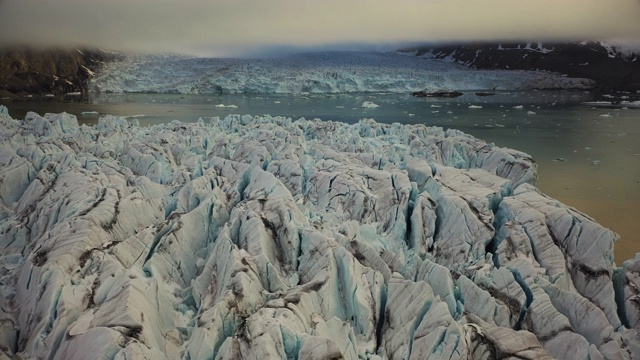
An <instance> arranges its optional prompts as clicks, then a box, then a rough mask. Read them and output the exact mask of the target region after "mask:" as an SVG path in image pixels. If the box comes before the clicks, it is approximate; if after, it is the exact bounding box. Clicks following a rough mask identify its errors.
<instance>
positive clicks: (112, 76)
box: [92, 52, 593, 94]
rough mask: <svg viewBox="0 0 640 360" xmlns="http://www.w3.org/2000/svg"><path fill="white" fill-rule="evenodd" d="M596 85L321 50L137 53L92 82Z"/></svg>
mask: <svg viewBox="0 0 640 360" xmlns="http://www.w3.org/2000/svg"><path fill="white" fill-rule="evenodd" d="M592 86H593V82H592V81H590V80H586V79H573V78H568V77H565V76H561V75H559V74H550V73H548V72H523V71H472V70H470V69H469V68H467V67H465V66H460V65H458V64H446V63H442V62H438V61H433V60H430V59H425V58H418V57H411V56H405V55H401V54H397V53H372V52H317V53H306V54H298V55H289V56H285V57H280V58H270V59H202V58H179V57H163V58H159V57H156V56H131V57H128V58H126V59H125V60H123V61H117V62H112V63H110V64H107V65H106V66H105V67H104V68H103V69H102V71H101V72H100V73H99V74H98V75H97V76H96V77H95V78H94V79H93V81H92V87H93V89H94V90H96V91H100V92H160V93H181V94H222V93H269V94H273V93H277V94H286V93H305V92H309V93H345V92H398V93H409V92H414V91H420V90H440V89H454V90H487V89H497V90H515V89H549V88H554V89H557V88H573V89H585V88H590V87H592Z"/></svg>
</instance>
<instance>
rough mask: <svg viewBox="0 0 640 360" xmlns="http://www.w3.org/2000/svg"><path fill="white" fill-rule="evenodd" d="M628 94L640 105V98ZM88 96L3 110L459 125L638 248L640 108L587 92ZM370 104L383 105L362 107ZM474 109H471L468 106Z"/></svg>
mask: <svg viewBox="0 0 640 360" xmlns="http://www.w3.org/2000/svg"><path fill="white" fill-rule="evenodd" d="M623 96H626V97H630V98H629V99H628V100H631V101H633V100H637V99H638V95H635V94H633V95H631V94H625V95H623ZM85 100H86V102H84V103H83V102H73V103H61V102H58V101H43V100H42V99H39V100H31V101H14V102H11V103H4V105H7V106H8V108H9V112H10V114H11V116H12V117H14V118H23V117H24V115H25V114H26V112H27V111H36V112H39V113H46V112H62V111H67V112H69V113H72V114H75V115H76V116H78V120H79V121H80V122H81V123H85V124H94V123H96V122H97V121H98V119H99V117H100V116H102V115H104V114H113V115H119V116H136V115H145V116H144V117H138V120H139V121H140V124H141V125H142V126H146V125H153V124H158V123H163V122H168V121H171V120H174V119H180V120H182V121H187V122H193V121H197V120H198V118H203V119H205V120H206V119H208V118H211V117H213V116H220V117H224V116H226V115H228V114H232V113H240V114H253V115H261V114H271V115H285V116H289V117H292V118H297V117H305V118H321V119H323V120H339V121H345V122H356V121H358V120H359V119H361V118H365V117H366V118H374V119H376V120H377V121H380V122H400V123H404V124H417V123H423V124H426V125H429V126H441V127H444V128H456V129H460V130H462V131H465V132H467V133H469V134H472V135H474V136H476V137H478V138H481V139H484V140H486V141H488V142H494V143H496V145H498V146H505V147H512V148H515V149H518V150H522V151H524V152H527V153H529V154H531V155H532V156H533V157H534V159H535V160H536V161H537V162H538V164H539V182H538V186H539V188H540V189H541V190H542V191H543V192H545V193H546V194H548V195H549V196H551V197H554V198H556V199H558V200H560V201H562V202H564V203H566V204H568V205H570V206H574V207H576V208H577V209H579V210H581V211H583V212H585V213H587V214H589V215H590V216H591V217H594V218H595V219H596V220H598V221H599V222H600V223H601V224H603V225H605V226H607V227H609V228H611V229H613V230H614V231H616V232H617V233H619V234H620V235H621V237H622V239H621V241H620V242H618V243H617V245H616V259H617V262H618V264H620V263H621V262H622V261H623V260H625V259H628V258H631V257H633V255H634V254H635V252H638V251H640V221H639V220H640V218H639V217H640V141H639V140H638V139H640V126H639V125H640V109H620V108H618V109H611V108H608V109H604V108H593V107H590V106H587V105H585V104H583V102H587V101H596V100H599V99H598V98H597V97H596V96H595V95H593V94H590V93H586V92H569V91H539V92H535V91H533V92H498V93H496V95H495V96H478V95H475V94H474V93H473V92H470V93H465V94H464V95H463V96H461V97H459V98H455V99H419V98H415V97H412V96H409V95H405V94H337V95H221V96H211V95H164V94H102V95H94V96H91V97H90V98H87V99H85ZM364 101H371V102H374V103H376V104H378V105H380V107H379V108H376V109H365V108H362V106H361V105H362V102H364ZM1 102H2V101H1V100H0V103H1ZM222 105H224V107H222ZM229 105H232V106H231V107H229ZM471 105H474V108H469V106H471ZM479 106H481V108H478V107H479ZM83 112H85V114H82V113H83ZM87 112H97V114H95V113H92V114H87Z"/></svg>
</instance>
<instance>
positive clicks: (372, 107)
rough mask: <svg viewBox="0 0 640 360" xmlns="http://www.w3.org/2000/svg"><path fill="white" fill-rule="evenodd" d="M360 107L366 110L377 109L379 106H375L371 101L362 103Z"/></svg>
mask: <svg viewBox="0 0 640 360" xmlns="http://www.w3.org/2000/svg"><path fill="white" fill-rule="evenodd" d="M362 107H363V108H366V109H376V108H379V107H380V105H378V104H375V103H373V102H371V101H365V102H363V103H362Z"/></svg>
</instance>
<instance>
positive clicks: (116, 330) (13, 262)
mask: <svg viewBox="0 0 640 360" xmlns="http://www.w3.org/2000/svg"><path fill="white" fill-rule="evenodd" d="M0 128H1V129H2V131H1V132H0V249H1V250H0V279H1V283H0V284H2V286H0V290H1V291H0V359H10V358H15V357H18V356H21V357H22V358H34V359H35V358H47V359H105V358H109V359H241V358H242V359H298V358H299V359H498V358H500V359H503V358H504V359H551V358H559V359H585V360H586V359H637V358H638V357H639V356H640V338H639V333H638V330H639V329H640V311H639V310H638V308H639V306H638V304H639V303H640V292H639V290H638V289H639V288H640V255H639V256H638V257H636V259H634V260H629V261H627V262H625V263H624V264H623V266H622V267H616V266H615V264H614V262H613V244H614V241H615V240H616V239H617V235H616V234H614V233H613V232H611V231H610V230H608V229H606V228H603V227H602V226H600V225H599V224H598V223H596V222H595V221H594V220H593V219H591V218H590V217H588V216H587V215H585V214H582V213H580V212H578V211H576V210H575V209H573V208H570V207H567V206H565V205H563V204H561V203H560V202H558V201H556V200H554V199H552V198H549V197H547V196H545V195H544V194H542V193H540V192H539V191H538V190H537V189H536V187H535V181H536V165H535V162H533V160H532V159H531V158H530V157H529V156H528V155H527V154H524V153H522V152H519V151H516V150H511V149H504V148H499V147H496V146H494V145H493V144H487V143H485V142H483V141H481V140H478V139H476V138H474V137H472V136H469V135H467V134H464V133H462V132H460V131H456V130H447V131H444V130H443V129H441V128H433V127H426V126H424V125H400V124H397V123H395V124H380V123H377V122H375V121H373V120H371V119H365V120H361V121H360V122H358V123H356V124H353V125H347V124H344V123H338V122H323V121H320V120H317V119H316V120H305V119H298V120H296V121H293V120H292V119H291V118H285V117H270V116H268V115H265V116H260V117H253V116H249V115H243V116H240V115H230V116H228V117H226V118H224V119H219V118H214V119H212V120H211V121H210V122H208V123H205V122H204V121H199V122H197V123H181V122H178V121H174V122H171V123H169V124H163V125H157V126H154V127H149V128H142V127H139V126H137V124H136V120H135V119H133V120H131V121H129V120H126V119H124V118H120V117H114V116H105V117H103V118H101V119H100V121H99V123H98V124H97V125H96V126H94V127H88V126H86V125H83V126H78V122H77V119H76V118H75V117H74V116H73V115H69V114H66V113H61V114H46V115H44V116H40V115H38V114H35V113H29V114H28V115H27V116H26V118H25V119H24V120H14V119H12V118H11V117H10V116H9V115H8V112H7V111H6V108H2V107H0Z"/></svg>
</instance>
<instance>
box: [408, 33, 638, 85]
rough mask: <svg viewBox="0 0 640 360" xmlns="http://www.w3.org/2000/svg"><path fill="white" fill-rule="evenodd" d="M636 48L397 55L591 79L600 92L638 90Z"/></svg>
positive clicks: (460, 49) (471, 47)
mask: <svg viewBox="0 0 640 360" xmlns="http://www.w3.org/2000/svg"><path fill="white" fill-rule="evenodd" d="M639 50H640V47H638V46H637V45H634V44H626V43H620V42H617V43H616V42H597V41H583V42H568V43H552V42H549V43H546V42H521V43H518V42H512V43H465V44H445V45H425V46H420V47H415V48H408V49H404V50H402V51H401V52H402V53H407V54H415V55H418V56H421V57H425V58H429V59H436V60H440V61H444V62H450V63H458V64H463V65H465V66H469V67H471V68H474V69H519V70H545V71H551V72H556V73H561V74H567V75H569V76H571V77H582V78H588V79H593V80H594V81H596V82H597V86H598V88H600V89H603V90H626V91H637V90H640V51H639Z"/></svg>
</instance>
